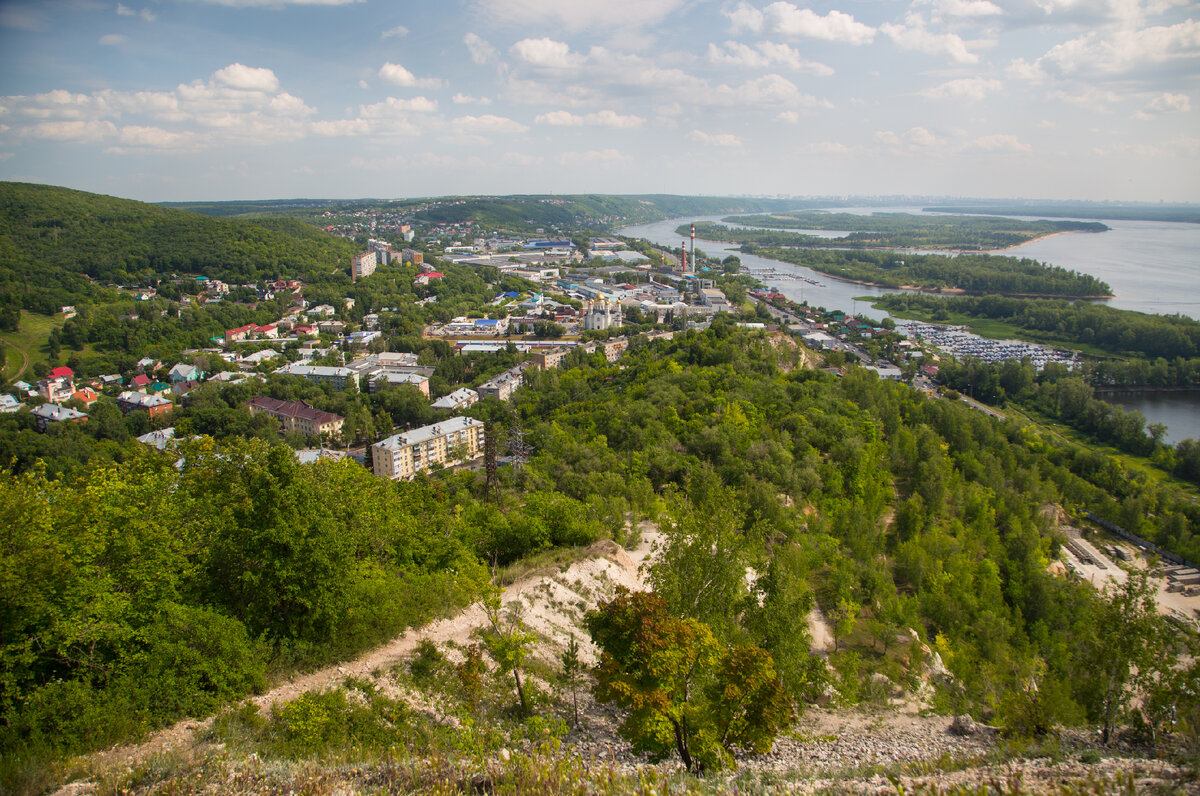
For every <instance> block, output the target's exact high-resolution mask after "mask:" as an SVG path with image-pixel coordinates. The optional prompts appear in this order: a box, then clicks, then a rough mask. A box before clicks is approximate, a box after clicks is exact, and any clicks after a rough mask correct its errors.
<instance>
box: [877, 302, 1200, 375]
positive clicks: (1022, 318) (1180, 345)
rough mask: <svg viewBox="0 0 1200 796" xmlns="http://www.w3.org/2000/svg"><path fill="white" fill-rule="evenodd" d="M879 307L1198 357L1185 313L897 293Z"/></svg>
mask: <svg viewBox="0 0 1200 796" xmlns="http://www.w3.org/2000/svg"><path fill="white" fill-rule="evenodd" d="M876 306H878V307H879V308H881V309H884V310H887V311H888V312H895V313H900V314H904V315H907V316H910V317H917V318H921V319H923V320H944V319H945V318H947V317H948V316H949V314H950V313H954V314H955V315H958V316H966V317H969V318H990V319H995V320H1001V321H1004V322H1005V323H1007V324H1010V325H1012V326H1014V327H1016V328H1018V329H1020V330H1023V331H1025V332H1028V333H1029V334H1028V336H1029V337H1031V338H1033V339H1035V340H1045V341H1049V342H1054V343H1060V344H1085V345H1088V346H1093V347H1096V348H1099V349H1102V350H1103V351H1106V352H1108V353H1110V354H1113V355H1115V356H1122V357H1124V356H1128V357H1139V358H1143V359H1145V360H1153V359H1156V358H1163V359H1168V360H1173V359H1177V358H1183V359H1190V358H1194V357H1197V356H1200V321H1196V320H1193V319H1191V318H1188V317H1186V316H1182V315H1148V314H1146V313H1143V312H1134V311H1132V310H1121V309H1117V308H1116V307H1110V306H1108V305H1105V304H1094V303H1091V302H1087V301H1063V300H1061V299H1035V298H1016V297H1005V296H954V297H939V296H922V295H912V294H903V295H900V294H897V295H888V296H880V297H879V298H878V299H877V300H876ZM1147 364H1148V363H1147ZM1157 386H1170V385H1167V384H1160V385H1157Z"/></svg>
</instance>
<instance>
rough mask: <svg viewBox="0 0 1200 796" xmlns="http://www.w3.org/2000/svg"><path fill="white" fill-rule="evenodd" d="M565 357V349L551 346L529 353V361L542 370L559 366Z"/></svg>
mask: <svg viewBox="0 0 1200 796" xmlns="http://www.w3.org/2000/svg"><path fill="white" fill-rule="evenodd" d="M566 357H567V349H565V348H552V349H550V350H549V351H537V352H535V353H533V354H531V355H530V357H529V361H530V362H532V363H533V365H534V367H539V368H541V369H542V370H549V369H550V368H557V367H561V366H562V363H563V360H564V359H566Z"/></svg>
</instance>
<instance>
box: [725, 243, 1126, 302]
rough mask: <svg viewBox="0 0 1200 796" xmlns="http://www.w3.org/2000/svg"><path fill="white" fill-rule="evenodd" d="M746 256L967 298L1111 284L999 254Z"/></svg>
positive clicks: (767, 251)
mask: <svg viewBox="0 0 1200 796" xmlns="http://www.w3.org/2000/svg"><path fill="white" fill-rule="evenodd" d="M742 251H744V252H747V253H749V254H756V255H758V256H759V257H766V258H768V259H771V260H779V261H781V262H785V263H791V264H792V265H799V266H803V267H805V268H811V269H812V270H814V271H820V272H822V273H825V274H829V275H830V276H835V277H838V278H840V279H849V280H851V281H855V282H862V283H864V284H869V285H878V286H880V287H889V288H902V287H912V288H918V289H922V290H939V289H949V290H961V291H965V292H967V293H999V294H1006V295H1031V296H1045V295H1049V296H1068V297H1076V296H1078V297H1085V298H1101V297H1105V296H1108V295H1110V293H1111V291H1112V288H1110V287H1109V286H1108V284H1107V283H1105V282H1103V281H1101V280H1099V279H1097V278H1096V277H1094V276H1090V275H1088V274H1081V273H1078V272H1076V271H1072V270H1068V269H1066V268H1061V267H1059V266H1055V265H1047V264H1046V263H1042V262H1038V261H1037V260H1033V259H1030V258H1028V257H1022V258H1019V259H1018V258H1016V257H1004V256H1001V255H996V254H959V255H957V256H953V257H951V256H948V255H944V254H914V253H912V252H889V251H870V250H861V251H841V250H836V249H795V248H773V247H758V246H754V245H750V244H747V245H744V246H742Z"/></svg>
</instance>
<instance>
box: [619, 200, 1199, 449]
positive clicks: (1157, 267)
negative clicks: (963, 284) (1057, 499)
mask: <svg viewBox="0 0 1200 796" xmlns="http://www.w3.org/2000/svg"><path fill="white" fill-rule="evenodd" d="M832 212H850V213H858V214H867V213H875V212H892V213H898V212H903V213H913V214H919V213H920V212H921V208H920V207H854V208H834V209H833V210H832ZM723 217H724V216H694V217H692V216H689V217H686V218H676V219H670V220H667V221H659V222H656V223H653V224H640V225H638V226H633V227H625V228H624V229H621V230H620V234H622V235H628V236H630V237H636V238H645V239H646V240H649V241H651V242H653V243H656V244H658V245H660V246H666V247H670V248H674V249H678V247H679V244H680V241H681V240H683V237H684V236H680V235H679V234H677V233H676V232H675V228H676V227H678V226H679V225H680V224H683V223H687V222H691V221H717V222H719V221H720V220H721V218H723ZM1082 220H1089V219H1082ZM1102 220H1103V219H1102ZM1103 222H1104V223H1105V224H1107V225H1108V226H1109V227H1111V229H1110V230H1109V231H1108V232H1100V233H1082V232H1075V233H1068V234H1065V235H1055V236H1053V237H1050V238H1045V239H1043V240H1040V241H1034V242H1033V243H1027V244H1025V245H1024V246H1018V247H1017V248H1015V249H1012V250H1010V251H1009V252H1008V253H1009V254H1011V255H1014V256H1018V257H1032V258H1034V259H1036V260H1040V261H1042V262H1046V263H1049V264H1051V265H1057V266H1061V267H1063V268H1069V269H1071V270H1074V271H1080V272H1083V273H1087V274H1091V275H1093V276H1096V277H1098V278H1100V279H1103V280H1104V281H1105V282H1107V283H1108V284H1109V285H1111V286H1112V288H1113V293H1114V297H1113V298H1112V299H1109V300H1107V301H1106V302H1104V303H1107V304H1109V305H1111V306H1113V307H1117V308H1119V309H1128V310H1136V311H1138V312H1150V313H1157V314H1163V315H1173V314H1176V313H1178V314H1180V315H1186V316H1188V317H1190V318H1197V319H1200V224H1178V223H1168V222H1159V221H1119V220H1103ZM814 234H821V235H822V236H833V235H834V234H835V233H831V232H829V231H817V232H815V233H814ZM697 246H698V247H699V248H700V249H702V250H704V252H705V253H707V254H708V255H709V256H716V257H719V258H721V259H724V258H725V257H726V256H728V255H730V254H736V255H737V256H738V257H740V258H741V260H742V263H743V265H744V266H745V267H746V268H748V269H750V270H752V271H758V270H764V269H768V268H773V269H775V270H776V271H777V272H778V273H779V274H797V275H800V276H804V277H807V278H809V279H812V280H814V281H816V282H818V283H819V284H820V286H819V287H818V286H814V285H811V284H808V283H805V282H802V281H799V280H795V279H785V278H775V279H772V277H771V276H764V277H760V278H761V280H762V281H763V282H765V283H766V284H768V285H770V286H771V287H773V288H775V289H777V290H778V291H779V292H780V293H782V294H783V295H785V296H787V297H788V298H790V299H792V300H793V301H807V302H808V303H809V304H810V305H812V306H814V307H824V308H825V309H827V310H842V311H843V312H849V313H857V314H859V315H865V316H867V317H870V318H875V319H877V320H878V319H881V318H883V317H885V316H886V315H887V313H884V312H880V311H878V310H875V309H873V308H871V307H870V306H869V305H868V304H867V303H866V302H863V301H855V300H854V298H855V297H856V296H878V295H883V294H884V293H895V292H899V291H895V290H888V289H884V288H877V287H868V286H866V285H857V284H854V283H853V282H845V281H842V280H838V279H834V278H833V277H831V276H828V275H826V274H822V273H819V272H817V271H813V270H811V269H808V268H801V267H799V266H795V265H790V264H788V263H781V262H778V261H776V260H767V259H765V258H762V257H755V256H753V255H746V254H741V253H740V252H738V251H737V246H736V245H734V244H729V243H719V242H716V241H701V240H699V239H697ZM1102 397H1103V398H1104V399H1105V400H1107V401H1110V402H1112V403H1119V404H1121V405H1122V406H1125V407H1126V408H1128V409H1136V410H1137V411H1139V412H1141V413H1142V414H1143V415H1145V417H1146V421H1147V423H1163V424H1164V425H1166V426H1167V427H1168V428H1169V429H1170V430H1169V431H1168V432H1167V439H1168V440H1169V441H1170V442H1172V443H1177V442H1179V440H1182V439H1186V438H1190V439H1200V392H1186V393H1135V394H1106V395H1104V396H1102Z"/></svg>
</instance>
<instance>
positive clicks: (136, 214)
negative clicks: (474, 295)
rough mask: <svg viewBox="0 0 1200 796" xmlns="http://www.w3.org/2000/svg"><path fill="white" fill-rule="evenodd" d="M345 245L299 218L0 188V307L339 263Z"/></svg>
mask: <svg viewBox="0 0 1200 796" xmlns="http://www.w3.org/2000/svg"><path fill="white" fill-rule="evenodd" d="M354 251H355V246H354V244H353V243H351V242H350V241H346V240H342V239H339V238H336V237H334V236H332V235H328V234H326V233H324V232H322V231H321V230H319V229H316V228H315V227H313V226H312V225H310V224H308V223H306V222H304V221H301V220H299V219H289V218H277V219H261V220H255V221H249V220H240V219H219V218H212V217H209V216H205V215H201V214H199V213H193V212H189V211H185V210H177V209H173V208H165V207H159V206H157V205H152V204H146V203H144V202H136V201H132V200H129V199H118V198H115V197H111V196H102V195H99V194H92V193H86V192H84V191H74V190H70V189H67V188H57V187H53V186H46V185H30V184H23V183H11V182H9V183H0V303H2V304H5V305H17V306H21V307H23V308H25V309H29V310H34V311H37V312H43V313H49V312H55V311H57V310H58V307H59V306H61V305H63V304H71V303H76V302H77V301H78V300H81V299H83V298H84V297H86V296H88V295H90V294H91V293H92V292H93V288H92V287H91V286H90V283H89V279H88V277H90V278H91V279H93V280H95V281H96V282H99V283H102V284H108V283H116V284H137V283H145V282H146V280H148V279H151V278H156V277H163V276H167V275H170V274H174V273H180V274H203V275H206V276H210V277H216V278H220V279H225V280H229V281H233V282H248V281H252V280H258V279H262V278H265V277H271V278H278V277H289V276H292V277H294V276H300V277H305V276H307V275H311V274H316V273H328V272H329V271H331V270H332V269H334V268H336V267H338V266H346V265H348V264H349V262H350V257H351V255H352V254H353V253H354Z"/></svg>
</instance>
